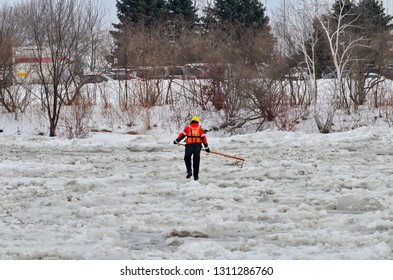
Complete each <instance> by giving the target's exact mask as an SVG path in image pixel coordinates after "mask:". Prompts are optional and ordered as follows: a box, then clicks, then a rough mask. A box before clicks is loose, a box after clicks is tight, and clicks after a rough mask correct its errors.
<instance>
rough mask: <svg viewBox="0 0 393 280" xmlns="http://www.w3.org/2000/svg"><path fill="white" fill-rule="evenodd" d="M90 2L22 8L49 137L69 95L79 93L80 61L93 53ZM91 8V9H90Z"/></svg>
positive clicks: (48, 0) (46, 1) (32, 1)
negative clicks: (47, 119)
mask: <svg viewBox="0 0 393 280" xmlns="http://www.w3.org/2000/svg"><path fill="white" fill-rule="evenodd" d="M87 3H88V4H90V2H86V1H83V0H28V1H26V2H23V3H22V2H21V3H20V4H19V6H18V8H19V11H20V17H21V18H22V19H23V21H21V22H23V23H25V25H24V26H23V30H24V31H25V37H26V41H25V44H26V45H28V46H29V47H31V48H30V50H31V52H32V56H33V59H34V61H35V64H34V65H32V66H31V67H33V68H34V69H32V72H34V74H35V76H36V77H37V79H38V83H39V84H40V85H41V94H40V95H39V98H40V99H41V102H42V104H43V107H44V108H45V110H46V112H47V116H48V118H49V136H55V135H56V128H57V124H58V121H59V117H60V112H61V109H62V107H63V105H65V104H66V100H67V96H70V95H73V94H75V92H76V91H75V83H74V81H75V79H76V77H77V76H78V75H79V74H80V62H81V58H83V57H84V56H85V55H86V54H87V53H88V52H89V50H90V44H89V42H90V39H91V36H90V34H91V30H92V25H91V22H89V20H87V19H88V18H89V17H88V15H87V11H89V5H87ZM90 7H91V6H90Z"/></svg>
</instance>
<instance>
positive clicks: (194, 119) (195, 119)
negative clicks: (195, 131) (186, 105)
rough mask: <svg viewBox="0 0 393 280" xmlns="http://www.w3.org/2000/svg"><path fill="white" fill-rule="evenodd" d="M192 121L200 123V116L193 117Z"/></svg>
mask: <svg viewBox="0 0 393 280" xmlns="http://www.w3.org/2000/svg"><path fill="white" fill-rule="evenodd" d="M191 121H192V122H199V117H198V116H193V117H192V118H191Z"/></svg>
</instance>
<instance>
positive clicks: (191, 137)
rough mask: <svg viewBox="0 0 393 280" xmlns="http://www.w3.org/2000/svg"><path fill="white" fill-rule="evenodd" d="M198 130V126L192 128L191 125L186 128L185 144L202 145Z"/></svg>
mask: <svg viewBox="0 0 393 280" xmlns="http://www.w3.org/2000/svg"><path fill="white" fill-rule="evenodd" d="M199 128H200V127H199V126H197V127H192V126H191V125H189V126H188V133H187V139H186V144H201V143H202V138H201V135H199Z"/></svg>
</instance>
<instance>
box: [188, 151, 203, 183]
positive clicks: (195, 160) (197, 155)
mask: <svg viewBox="0 0 393 280" xmlns="http://www.w3.org/2000/svg"><path fill="white" fill-rule="evenodd" d="M201 149H202V146H201V144H188V145H186V151H185V154H184V162H185V163H186V168H187V173H188V174H192V169H194V173H193V175H194V177H198V175H199V163H200V161H201ZM191 157H192V166H191ZM192 167H193V168H192Z"/></svg>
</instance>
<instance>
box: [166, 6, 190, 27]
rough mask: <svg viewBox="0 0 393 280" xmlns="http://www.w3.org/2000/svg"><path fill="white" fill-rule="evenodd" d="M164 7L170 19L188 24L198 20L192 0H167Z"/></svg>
mask: <svg viewBox="0 0 393 280" xmlns="http://www.w3.org/2000/svg"><path fill="white" fill-rule="evenodd" d="M166 7H167V10H168V13H169V15H170V19H171V20H177V21H181V22H186V23H189V24H190V25H194V24H195V23H196V22H197V21H198V16H197V14H196V12H197V9H196V8H195V7H194V5H193V3H192V0H168V2H167V5H166Z"/></svg>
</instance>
